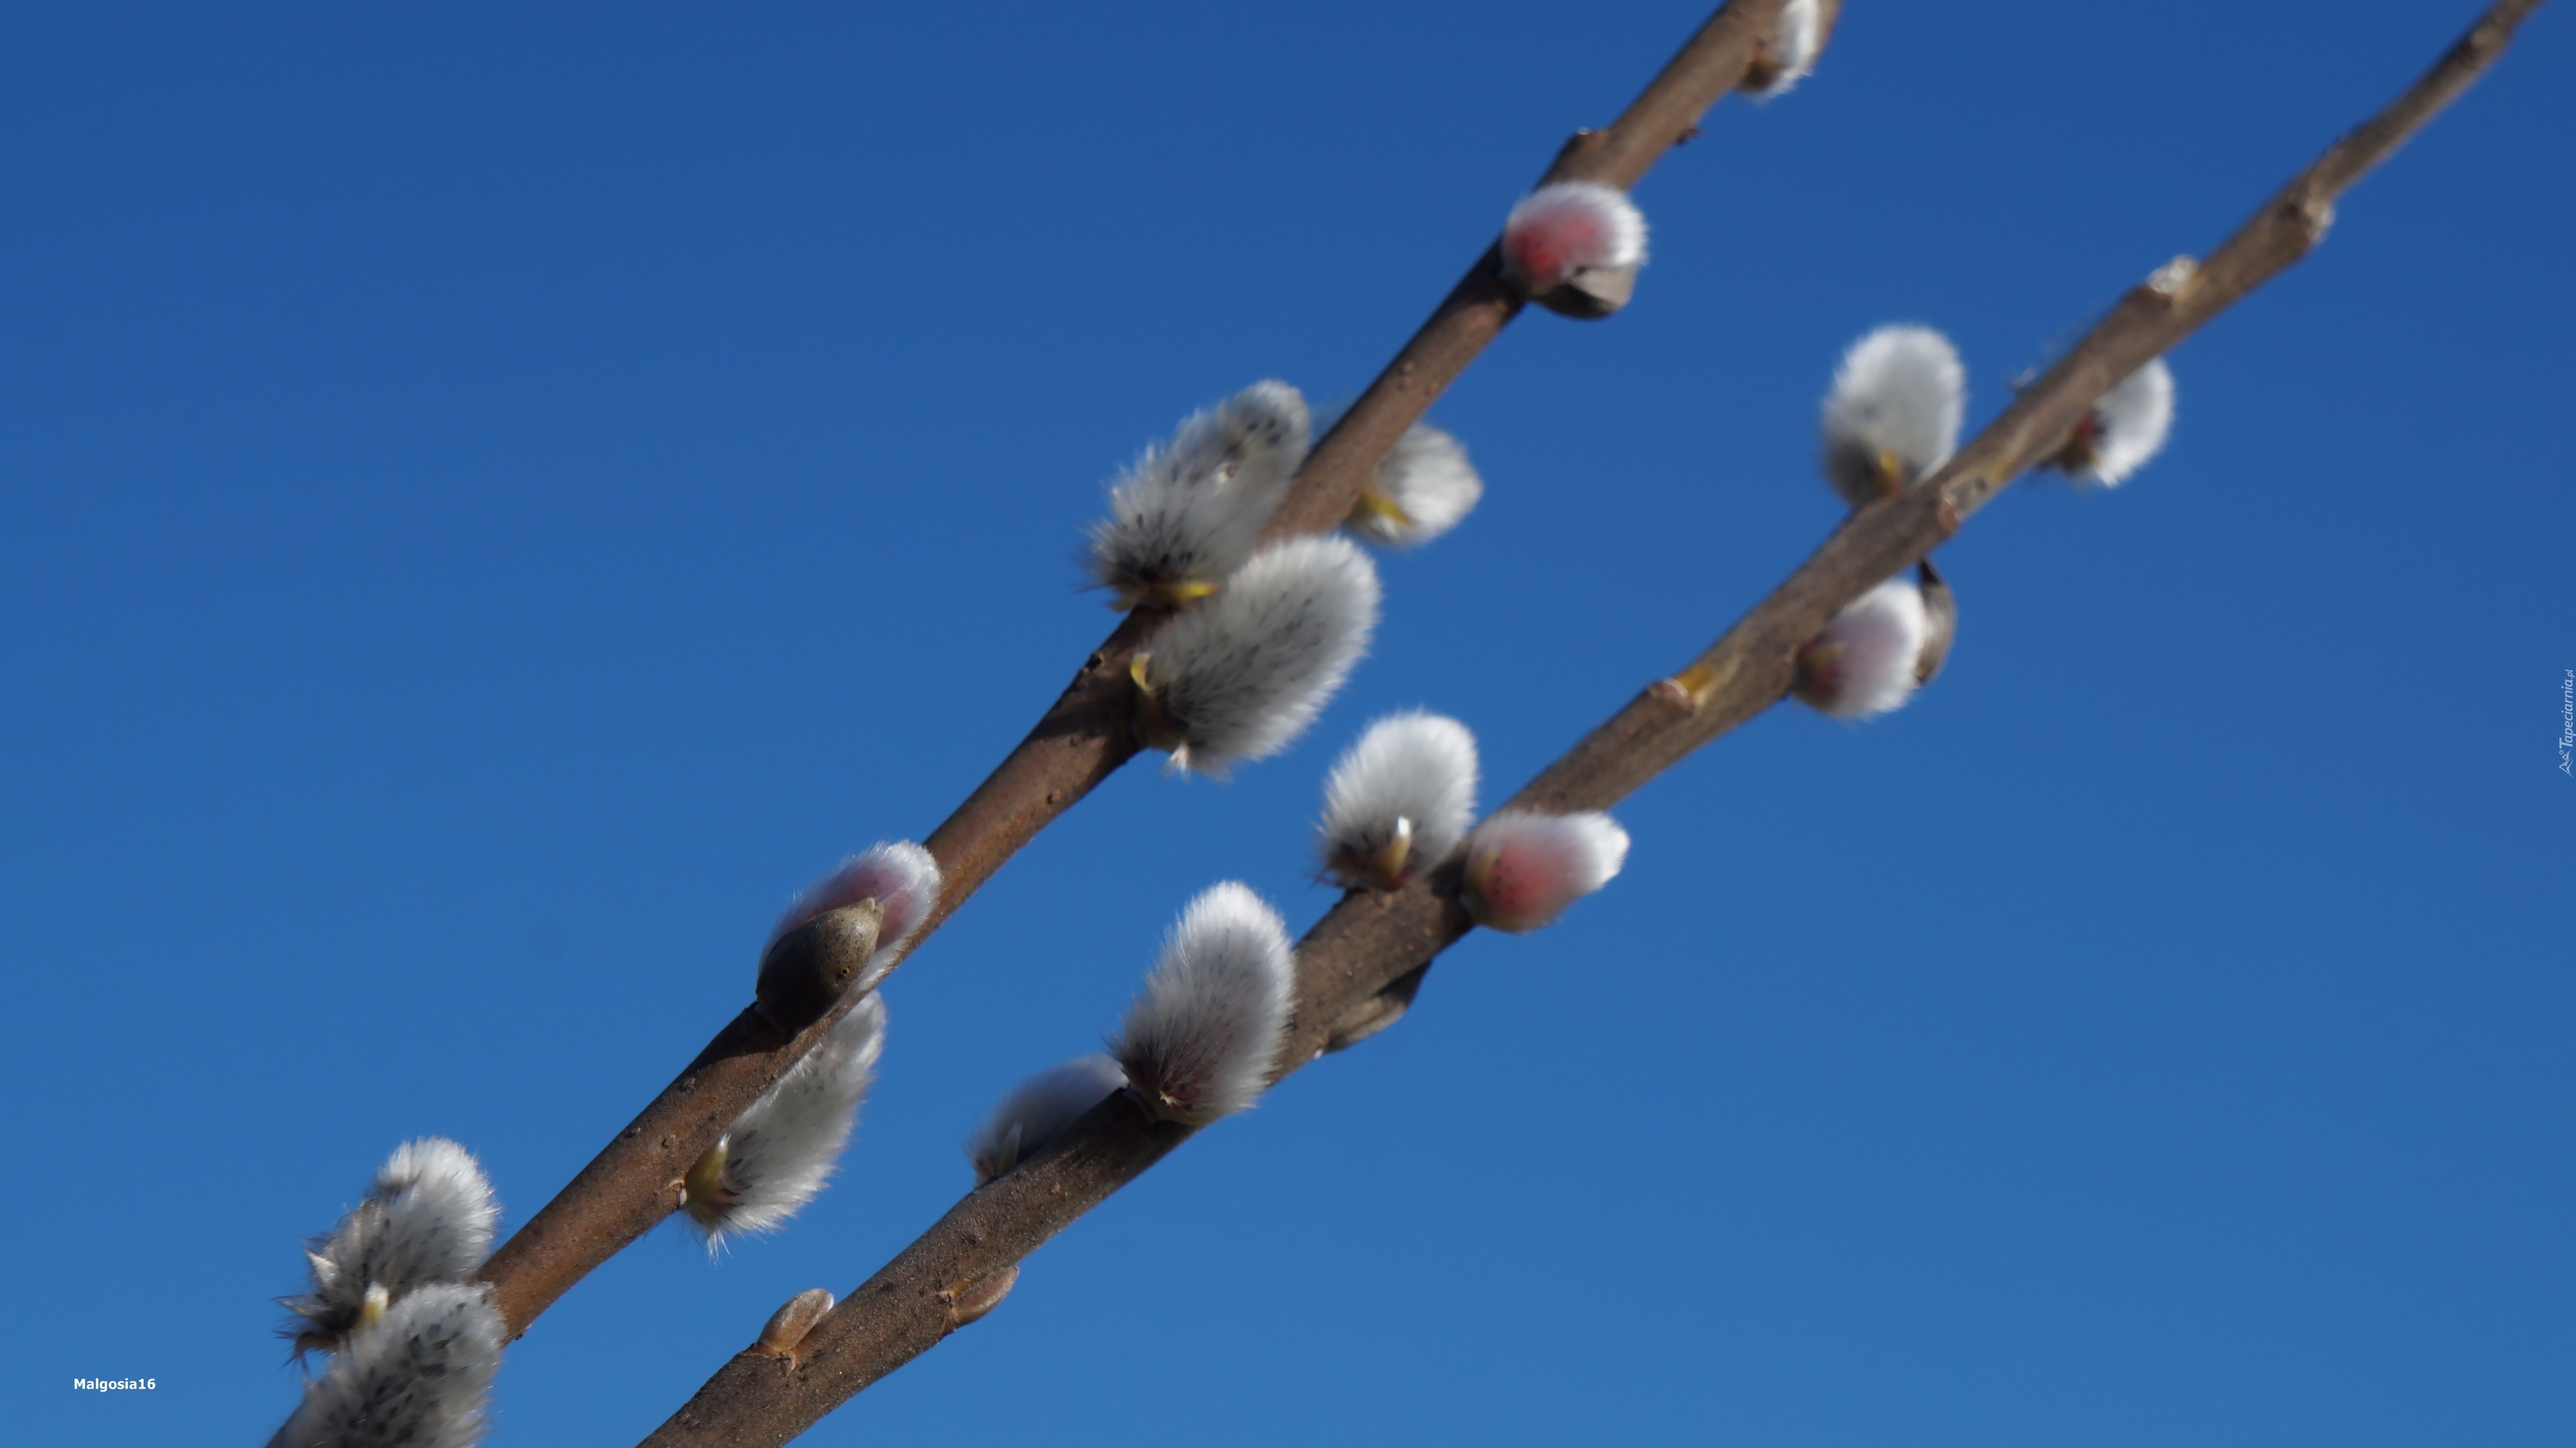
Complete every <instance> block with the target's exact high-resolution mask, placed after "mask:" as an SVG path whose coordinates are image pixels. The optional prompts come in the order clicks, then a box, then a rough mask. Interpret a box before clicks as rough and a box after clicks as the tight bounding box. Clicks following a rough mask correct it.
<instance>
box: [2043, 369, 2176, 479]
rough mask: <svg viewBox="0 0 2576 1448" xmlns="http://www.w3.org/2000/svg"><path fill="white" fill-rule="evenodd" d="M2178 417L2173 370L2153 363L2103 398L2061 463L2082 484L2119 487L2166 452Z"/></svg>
mask: <svg viewBox="0 0 2576 1448" xmlns="http://www.w3.org/2000/svg"><path fill="white" fill-rule="evenodd" d="M2173 417H2174V379H2173V369H2172V368H2170V367H2167V366H2166V365H2165V359H2163V358H2162V357H2156V358H2152V359H2150V360H2149V361H2148V362H2147V365H2146V366H2144V367H2141V368H2139V369H2138V370H2137V371H2135V372H2132V373H2130V374H2129V375H2128V376H2126V377H2123V378H2121V379H2120V380H2119V382H2118V383H2116V384H2114V385H2113V387H2112V388H2111V390H2110V391H2108V392H2105V393H2103V394H2102V396H2101V399H2100V400H2099V401H2097V402H2095V403H2094V404H2093V410H2092V412H2091V413H2089V414H2087V415H2086V417H2085V419H2084V421H2082V422H2080V423H2078V424H2076V428H2075V436H2074V438H2073V439H2072V440H2070V441H2069V442H2068V444H2067V446H2066V450H2065V451H2064V452H2062V453H2060V454H2059V455H2058V461H2059V463H2060V465H2061V466H2063V467H2064V468H2065V469H2066V471H2067V474H2068V475H2069V476H2071V477H2073V478H2075V479H2077V480H2078V481H2082V482H2092V483H2100V484H2101V485H2102V486H2104V487H2106V488H2110V487H2117V486H2119V485H2120V483H2121V482H2123V481H2124V480H2126V479H2127V478H2128V476H2129V475H2130V474H2131V473H2134V472H2136V471H2137V470H2138V469H2140V468H2142V467H2145V466H2146V465H2147V463H2148V461H2149V460H2150V459H2152V458H2154V457H2155V455H2156V454H2157V453H2159V452H2161V451H2163V450H2164V445H2165V436H2166V434H2168V433H2170V432H2172V431H2173Z"/></svg>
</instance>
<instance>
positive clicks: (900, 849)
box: [769, 840, 940, 991]
mask: <svg viewBox="0 0 2576 1448" xmlns="http://www.w3.org/2000/svg"><path fill="white" fill-rule="evenodd" d="M939 884H940V881H939V862H938V861H937V860H935V859H932V858H931V855H930V851H928V850H925V849H923V848H922V847H921V846H919V845H916V844H914V843H913V842H912V841H910V840H895V841H892V842H882V841H881V842H879V843H877V844H874V845H871V846H869V847H868V848H867V849H865V850H863V851H861V852H860V853H858V854H855V855H852V856H851V857H850V858H848V859H846V860H843V861H842V862H841V863H840V865H839V867H838V868H836V869H834V870H833V871H832V873H830V874H828V875H826V876H824V877H823V878H822V879H820V880H817V881H815V882H814V884H812V885H811V886H809V887H807V888H806V890H805V891H804V892H803V893H802V894H800V895H798V896H797V897H796V899H795V901H794V902H793V903H791V904H790V905H789V906H788V907H787V913H786V914H784V915H782V916H780V917H779V919H778V925H777V928H776V929H774V930H772V931H771V932H770V937H769V938H770V939H771V940H773V941H775V940H777V939H779V938H780V937H782V936H784V935H786V934H787V932H789V931H791V930H793V929H795V928H796V927H797V926H799V925H802V924H804V923H805V922H806V921H808V920H811V919H813V918H814V917H816V916H818V915H820V914H822V913H823V912H825V911H827V910H837V909H839V908H841V907H842V906H844V905H854V904H856V903H858V902H859V901H861V900H874V901H875V902H877V905H878V906H879V907H880V908H881V909H882V910H883V912H884V918H883V919H882V920H880V921H879V922H878V924H877V943H876V948H875V949H874V950H872V951H871V952H869V954H868V958H867V964H866V966H865V967H864V968H863V969H861V970H860V972H859V974H858V978H857V980H856V981H855V982H854V983H853V984H852V986H851V989H853V990H863V991H864V990H874V989H876V985H877V982H879V981H881V980H883V979H885V977H886V975H887V974H888V973H889V972H891V971H892V970H893V969H894V968H895V966H897V965H898V964H900V963H902V960H903V953H904V952H905V951H906V950H908V949H910V948H911V946H912V940H913V937H914V936H916V935H918V934H920V933H921V926H922V922H924V921H926V920H928V919H929V918H930V912H931V911H933V910H935V909H937V908H938V906H939Z"/></svg>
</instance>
